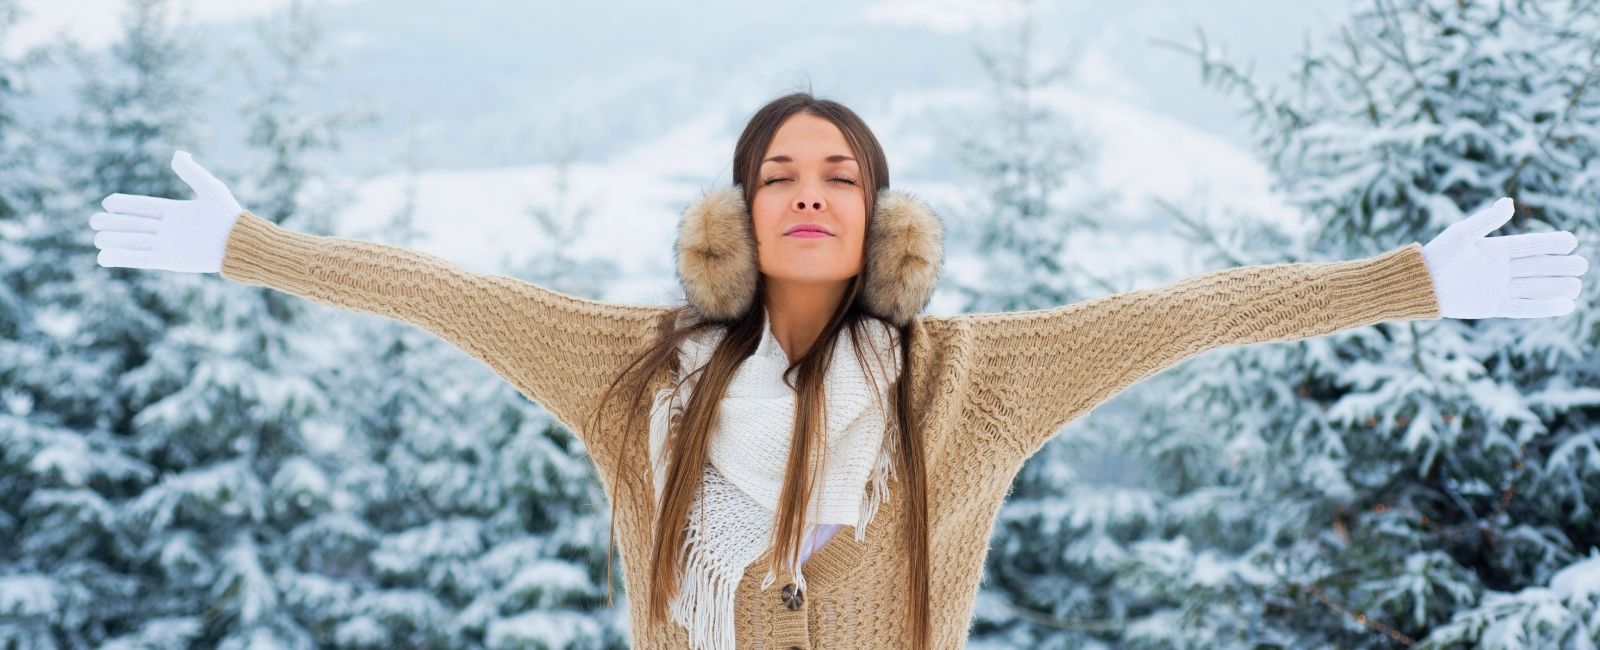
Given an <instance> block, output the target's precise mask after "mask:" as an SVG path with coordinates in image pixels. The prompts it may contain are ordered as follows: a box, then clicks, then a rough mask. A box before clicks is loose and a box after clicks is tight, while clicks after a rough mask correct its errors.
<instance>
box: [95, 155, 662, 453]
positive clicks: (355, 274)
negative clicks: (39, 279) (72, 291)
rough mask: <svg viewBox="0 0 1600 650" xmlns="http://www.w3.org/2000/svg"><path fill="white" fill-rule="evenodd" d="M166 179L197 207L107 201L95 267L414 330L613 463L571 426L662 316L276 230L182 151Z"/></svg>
mask: <svg viewBox="0 0 1600 650" xmlns="http://www.w3.org/2000/svg"><path fill="white" fill-rule="evenodd" d="M173 169H174V170H175V171H177V172H178V174H179V175H180V176H181V177H183V178H184V180H185V182H187V183H189V184H190V186H191V187H193V188H194V189H195V191H196V193H197V194H198V195H199V196H200V198H199V199H196V200H193V201H175V200H172V199H162V198H156V197H145V196H132V195H126V194H113V195H111V196H109V197H107V198H106V199H105V201H104V202H103V206H104V207H105V209H106V210H107V212H102V213H97V214H96V215H94V217H92V218H91V220H90V222H91V225H92V226H94V227H95V229H96V230H98V231H100V232H98V233H97V234H96V235H95V245H96V246H98V247H100V248H102V249H103V250H102V251H101V254H100V264H101V265H103V266H130V267H135V268H152V269H163V270H178V271H196V272H220V273H221V274H222V276H223V277H226V278H228V279H230V280H234V281H236V282H241V283H245V284H252V285H259V286H265V287H270V288H273V289H277V290H279V291H283V292H286V293H290V294H293V295H296V296H300V297H304V298H307V299H310V300H313V301H316V302H319V303H323V304H327V305H331V306H335V307H340V308H344V309H349V310H354V311H360V312H364V313H370V314H377V315H381V316H386V317H389V318H394V319H397V320H400V321H404V322H407V323H411V324H414V325H417V326H419V327H422V328H423V329H425V330H427V331H429V332H432V333H433V334H436V335H438V336H439V337H441V338H443V339H445V340H446V341H449V342H450V343H451V344H453V345H455V346H456V347H458V348H460V349H461V350H463V351H465V352H466V353H467V354H469V355H471V356H472V357H473V358H476V359H478V360H479V361H481V362H483V363H484V364H485V365H487V366H488V367H489V368H490V369H491V370H493V371H494V372H495V373H497V374H498V375H500V376H501V377H503V378H505V379H506V380H507V381H509V382H510V383H511V384H512V385H513V386H515V387H516V388H517V389H518V390H519V391H520V392H522V393H523V394H524V395H526V396H528V397H529V398H530V399H533V400H534V401H537V402H539V403H540V404H541V405H542V406H544V407H546V408H547V409H548V410H549V411H550V412H551V413H553V414H554V415H555V416H556V417H557V418H559V419H560V420H561V421H562V422H564V423H565V424H566V425H567V426H568V428H570V429H572V430H573V431H574V432H576V433H577V434H578V436H579V438H580V439H581V440H582V441H583V442H584V444H585V446H587V447H588V448H589V449H590V453H591V454H594V455H606V454H614V453H619V451H620V449H619V447H618V445H619V443H620V441H619V440H609V439H606V438H603V437H601V436H599V435H598V434H596V433H595V432H587V431H582V430H580V428H579V427H581V426H583V425H584V424H585V420H586V418H587V415H588V413H589V411H590V409H592V408H593V407H594V405H595V404H596V402H597V401H598V398H599V396H600V393H601V392H602V391H603V390H604V389H605V387H606V386H607V385H608V384H609V382H610V381H611V379H612V378H613V377H615V376H616V374H617V373H618V372H620V371H621V370H622V368H623V367H624V366H626V364H627V363H628V361H629V360H630V359H631V355H632V354H633V353H635V352H636V351H637V350H638V349H640V348H642V346H644V345H645V344H646V343H647V342H648V341H649V340H650V338H651V337H652V336H654V332H655V327H656V324H657V323H658V322H659V318H660V317H661V316H662V314H663V313H664V312H665V311H666V310H668V309H669V307H666V306H653V305H630V304H618V303H608V302H601V301H597V300H590V299H587V298H582V297H577V296H571V295H567V294H563V293H560V292H557V291H554V290H552V289H548V288H545V287H542V286H539V285H537V284H533V283H530V282H526V281H523V280H519V279H516V278H512V277H508V276H504V275H494V274H487V273H477V272H472V271H468V270H466V269H464V268H461V267H460V266H457V265H455V264H452V263H450V262H449V261H446V260H444V259H441V258H438V257H435V256H432V255H428V254H425V253H421V252H418V251H415V250H411V249H407V248H402V247H398V246H390V245H386V244H378V243H374V242H366V241H360V240H355V239H346V238H342V237H329V236H319V235H311V234H307V233H301V232H296V231H293V230H289V229H285V228H282V227H280V226H278V225H276V224H274V223H272V222H271V221H268V220H267V219H264V218H261V217H260V216H257V215H256V214H254V213H252V212H250V211H248V210H244V209H242V208H240V207H238V203H237V202H235V201H234V200H233V198H232V195H231V194H229V193H228V191H227V189H226V187H224V186H223V185H222V184H221V183H220V182H218V181H217V180H216V179H215V178H214V177H212V176H211V175H210V174H209V173H206V172H205V170H203V169H201V168H200V167H199V166H198V165H197V164H195V163H194V161H193V160H192V159H191V158H190V157H189V156H188V154H187V153H184V152H181V151H180V152H178V154H177V155H176V156H174V158H173ZM612 437H616V436H612ZM596 460H597V461H602V460H604V459H602V458H597V459H596Z"/></svg>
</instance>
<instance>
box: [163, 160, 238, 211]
mask: <svg viewBox="0 0 1600 650" xmlns="http://www.w3.org/2000/svg"><path fill="white" fill-rule="evenodd" d="M172 171H174V172H177V174H178V178H181V179H183V182H184V183H186V184H188V185H189V188H190V189H193V190H194V193H195V194H198V195H200V196H202V197H205V198H208V199H211V200H213V201H218V202H221V203H232V202H233V194H232V193H231V192H229V191H228V186H226V185H223V184H222V181H219V180H217V177H215V176H212V175H211V172H208V171H206V170H205V169H204V168H202V167H200V164H199V163H197V162H195V161H194V157H193V156H190V155H189V152H187V151H184V150H182V149H179V150H178V152H177V153H174V154H172Z"/></svg>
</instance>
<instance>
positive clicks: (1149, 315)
mask: <svg viewBox="0 0 1600 650" xmlns="http://www.w3.org/2000/svg"><path fill="white" fill-rule="evenodd" d="M1438 317H1439V308H1438V303H1437V302H1436V300H1435V297H1434V293H1433V287H1432V285H1431V283H1430V282H1429V278H1428V269H1427V267H1426V266H1425V265H1424V263H1423V258H1422V246H1421V245H1420V244H1415V243H1413V244H1408V245H1406V246H1403V247H1400V248H1397V249H1394V250H1391V251H1389V252H1387V253H1384V254H1381V255H1378V256H1375V257H1370V258H1366V259H1361V260H1354V261H1344V262H1307V263H1295V264H1265V265H1257V266H1242V267H1236V268H1231V269H1223V270H1220V271H1213V272H1210V273H1204V274H1200V275H1195V276H1191V277H1188V278H1184V279H1182V280H1178V281H1176V282H1173V283H1170V284H1167V285H1163V286H1160V287H1154V288H1150V289H1141V290H1137V291H1125V292H1122V293H1116V294H1112V295H1108V296H1101V297H1099V298H1095V299H1091V300H1085V301H1082V302H1077V303H1073V304H1070V305H1063V306H1060V307H1052V308H1046V309H1034V310H1028V311H1014V312H997V313H984V314H961V315H957V316H952V317H950V318H952V319H954V320H958V321H960V322H961V323H960V325H961V326H962V327H963V328H964V329H966V330H967V331H968V335H969V336H971V337H972V359H971V365H970V367H971V369H972V370H971V372H972V373H973V377H972V378H971V382H972V385H973V386H975V390H974V391H972V393H971V394H970V395H969V398H970V399H971V400H973V401H974V407H976V408H978V409H981V410H988V411H991V412H992V413H993V414H994V416H995V419H997V420H999V421H1001V422H1008V423H1009V426H1005V427H1002V428H1001V429H1002V430H1001V431H1000V433H1001V435H1002V437H1004V438H1005V439H1004V440H1002V443H1007V444H1009V445H1011V446H1012V448H1013V449H1012V451H1014V452H1016V453H1018V454H1021V455H1022V457H1023V458H1026V457H1028V456H1031V455H1032V454H1033V453H1034V452H1036V451H1038V449H1039V448H1040V447H1042V446H1043V445H1044V443H1045V442H1046V441H1048V440H1049V438H1051V437H1052V436H1054V435H1055V433H1056V431H1057V430H1059V429H1060V428H1061V427H1062V426H1063V425H1065V424H1066V423H1067V422H1069V421H1071V420H1074V419H1076V418H1078V417H1079V416H1081V415H1083V414H1084V413H1086V412H1088V411H1089V410H1090V409H1092V408H1094V407H1095V406H1097V405H1099V404H1100V403H1102V402H1104V401H1106V400H1108V399H1110V398H1111V397H1113V396H1115V395H1116V394H1117V393H1119V392H1121V391H1122V390H1123V389H1125V388H1127V387H1128V386H1129V385H1131V384H1133V383H1134V382H1137V381H1139V380H1141V379H1144V378H1146V377H1149V376H1151V375H1154V374H1156V373H1158V372H1160V371H1162V370H1164V369H1166V368H1168V367H1171V366H1173V365H1174V364H1177V363H1178V362H1181V361H1184V360H1186V359H1188V358H1190V357H1193V356H1195V355H1198V354H1200V353H1201V352H1205V351H1207V350H1211V349H1213V348H1219V347H1226V346H1231V345H1243V344H1248V343H1260V342H1267V341H1287V340H1293V339H1300V338H1306V337H1310V336H1316V335H1319V334H1327V333H1330V332H1335V331H1338V330H1342V329H1345V328H1350V327H1358V326H1361V325H1368V324H1371V323H1376V322H1379V321H1385V320H1408V319H1417V318H1438Z"/></svg>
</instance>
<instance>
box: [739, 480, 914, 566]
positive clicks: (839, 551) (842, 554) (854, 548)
mask: <svg viewBox="0 0 1600 650" xmlns="http://www.w3.org/2000/svg"><path fill="white" fill-rule="evenodd" d="M902 499H903V497H902V496H900V477H899V476H898V475H896V476H891V477H889V498H888V499H886V500H885V501H884V503H883V509H881V510H879V511H878V514H877V516H875V517H873V518H872V520H871V521H869V522H867V533H866V535H865V539H864V540H863V541H856V534H855V531H856V527H855V526H852V525H845V526H842V527H841V528H840V529H839V530H838V531H836V532H835V533H834V534H833V537H832V538H831V539H829V540H828V541H827V542H825V543H823V545H822V548H819V549H817V550H815V551H813V552H812V553H811V557H810V558H809V559H807V560H806V561H805V563H804V564H803V565H801V570H802V571H804V572H805V575H806V584H807V585H808V586H809V587H812V588H814V587H816V586H817V585H818V584H822V585H833V584H836V583H838V582H840V581H842V580H844V579H845V577H846V576H848V575H850V574H851V573H852V572H853V571H854V570H855V568H856V565H858V564H860V563H861V559H862V558H863V557H864V556H865V555H866V547H867V544H869V543H871V542H872V541H874V540H877V539H881V538H883V536H884V535H888V534H891V531H890V529H889V525H890V524H889V520H891V519H893V520H896V521H898V520H899V515H898V514H891V513H897V512H898V510H899V507H900V501H901V500H902ZM886 515H888V516H886ZM771 559H772V548H771V547H770V546H769V547H768V548H767V549H766V550H765V551H762V552H761V555H760V556H759V557H757V558H756V559H755V560H754V561H752V562H751V563H750V565H749V566H748V567H745V571H744V577H743V578H741V580H748V581H750V582H751V583H752V584H757V585H759V584H761V581H762V579H763V578H765V577H766V575H767V568H768V567H767V564H768V562H769V561H770V560H771ZM792 582H794V573H793V572H791V571H782V572H780V573H779V574H778V578H777V580H776V581H775V582H774V583H773V584H776V585H785V584H789V583H792Z"/></svg>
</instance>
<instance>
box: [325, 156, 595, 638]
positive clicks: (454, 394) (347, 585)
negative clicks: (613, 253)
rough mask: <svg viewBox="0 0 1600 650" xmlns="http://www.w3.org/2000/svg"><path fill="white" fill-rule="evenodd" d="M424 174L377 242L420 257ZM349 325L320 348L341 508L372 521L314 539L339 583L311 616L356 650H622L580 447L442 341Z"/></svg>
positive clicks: (352, 517) (364, 321) (353, 521)
mask: <svg viewBox="0 0 1600 650" xmlns="http://www.w3.org/2000/svg"><path fill="white" fill-rule="evenodd" d="M416 171H417V170H416V169H415V161H414V159H412V161H411V163H410V166H408V168H407V170H406V172H407V182H406V183H405V186H404V192H405V195H406V199H405V200H404V201H403V202H402V205H401V207H400V209H399V210H397V211H396V213H395V215H394V216H393V218H392V219H391V220H390V222H389V224H387V225H386V227H384V228H383V229H382V231H381V232H382V233H383V234H381V235H380V234H376V233H375V234H373V235H372V237H371V238H372V239H373V240H375V241H384V242H385V243H389V244H392V245H397V246H409V245H413V244H415V243H416V242H417V241H418V237H419V236H420V235H419V232H418V229H417V228H416V226H415V218H416V210H417V206H418V202H417V200H416V198H415V197H416V185H417V174H416ZM566 272H567V273H571V272H572V271H571V270H570V267H569V269H568V270H567V271H566ZM527 279H529V280H530V281H534V282H538V283H540V284H543V285H546V286H553V287H567V286H569V285H567V284H565V280H567V277H566V276H564V275H560V274H556V273H552V274H550V275H544V276H537V277H532V278H527ZM343 322H344V323H345V325H347V326H342V327H339V328H338V330H337V331H339V332H341V333H342V334H341V335H340V336H339V337H336V339H337V342H336V341H334V340H332V339H328V338H327V337H324V338H323V339H322V340H323V342H324V343H326V345H327V349H328V351H329V354H326V355H323V357H322V358H326V359H329V361H330V363H329V364H328V366H327V368H325V369H324V371H323V373H322V376H323V377H325V380H324V382H323V384H324V385H325V386H326V387H327V388H328V389H329V393H330V394H332V395H334V396H335V398H334V399H335V400H336V402H337V406H336V407H335V411H336V412H337V413H339V414H341V418H340V419H341V423H340V424H339V425H337V427H336V428H337V429H338V430H340V431H341V433H340V434H339V439H340V440H341V443H340V444H338V445H336V446H337V447H339V448H341V449H344V450H347V451H348V452H349V453H348V454H347V457H346V458H345V459H343V460H342V461H341V463H342V464H343V466H344V469H342V470H341V471H342V477H341V479H340V480H338V481H337V482H336V493H341V494H348V495H349V499H348V500H349V501H351V502H352V503H358V504H361V508H360V510H359V511H357V512H353V513H349V514H348V515H345V516H342V517H340V518H338V519H334V520H330V521H327V522H316V525H314V526H308V527H307V528H308V533H307V535H306V538H307V539H308V540H309V539H322V540H324V542H323V544H325V545H326V546H328V547H329V548H328V551H327V552H323V551H319V557H322V558H324V560H323V562H325V563H327V564H325V566H324V568H323V569H320V570H319V573H320V574H321V575H319V576H317V577H316V580H317V582H315V583H312V584H313V585H316V584H323V583H324V582H326V581H331V580H339V581H341V583H340V591H339V592H337V593H338V594H340V596H339V598H337V599H335V598H327V597H324V598H307V599H306V600H305V603H306V607H305V611H306V612H307V613H308V614H314V615H320V616H321V619H319V620H320V622H321V623H323V624H325V625H326V626H328V627H329V628H330V629H331V634H330V635H329V636H330V638H331V639H333V640H335V641H336V642H338V643H340V644H344V645H361V646H374V647H388V646H391V645H394V644H397V643H419V642H433V643H444V644H448V645H451V646H455V647H486V648H518V647H545V648H599V647H617V646H622V645H625V644H626V637H625V631H624V630H623V628H622V627H621V626H620V625H618V624H617V623H616V622H615V620H614V619H615V617H614V616H606V615H601V614H598V613H597V610H602V609H603V608H604V593H605V590H604V587H603V585H601V584H600V582H601V579H602V578H603V576H604V575H605V563H604V560H605V552H604V551H605V536H606V535H607V534H608V533H609V529H608V527H607V526H606V525H605V522H604V519H603V517H602V516H600V515H599V514H597V513H602V512H603V511H604V507H603V506H604V496H603V494H601V492H600V486H599V483H598V481H596V480H595V478H594V476H593V470H592V468H591V466H590V463H589V461H588V459H587V457H586V454H585V450H584V449H583V448H582V446H581V444H579V443H578V442H577V439H576V438H575V437H573V436H571V434H570V433H568V432H566V431H565V429H564V428H563V427H562V426H561V425H560V424H559V422H557V421H556V420H555V419H554V418H553V417H552V416H551V415H550V414H549V413H548V412H547V411H545V410H544V409H543V408H542V407H540V406H539V405H537V404H535V403H534V402H532V401H530V400H528V399H527V398H526V397H524V396H522V395H521V394H520V393H518V392H517V391H516V390H515V389H514V388H513V387H512V386H511V385H510V384H507V383H505V382H504V381H503V380H502V379H500V378H499V377H497V376H495V375H494V374H493V373H492V372H491V371H490V370H489V369H488V368H487V367H485V366H483V365H482V364H481V363H479V362H477V361H475V360H473V359H471V358H469V357H468V356H466V355H465V354H463V353H462V352H461V351H460V350H456V349H454V348H452V347H451V346H449V345H448V344H446V343H445V342H444V341H442V340H439V339H437V338H435V337H433V336H431V335H429V334H428V333H426V332H423V331H421V330H418V329H416V328H415V327H413V326H410V325H408V324H405V323H399V322H395V321H391V320H387V319H379V318H357V319H350V320H346V321H343ZM346 477H347V478H346ZM334 560H337V562H333V561H334ZM328 574H333V575H334V576H337V577H333V576H329V575H328Z"/></svg>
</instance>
